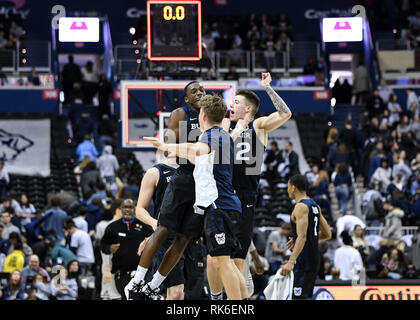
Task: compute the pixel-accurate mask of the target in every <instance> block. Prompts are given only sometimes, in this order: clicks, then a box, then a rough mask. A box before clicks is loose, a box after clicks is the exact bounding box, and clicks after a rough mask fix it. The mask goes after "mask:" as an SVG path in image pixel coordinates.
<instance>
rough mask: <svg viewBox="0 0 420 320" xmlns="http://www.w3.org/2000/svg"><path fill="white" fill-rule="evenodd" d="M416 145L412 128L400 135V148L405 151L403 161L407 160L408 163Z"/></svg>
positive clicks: (414, 152) (412, 156) (414, 153)
mask: <svg viewBox="0 0 420 320" xmlns="http://www.w3.org/2000/svg"><path fill="white" fill-rule="evenodd" d="M412 128H413V124H412V125H411V129H412ZM417 145H418V142H417V141H416V139H415V137H414V134H413V132H412V130H411V131H408V132H407V133H406V134H403V135H402V137H401V149H403V151H404V153H405V159H404V161H407V163H408V161H409V160H411V159H413V158H414V157H415V155H416V148H417Z"/></svg>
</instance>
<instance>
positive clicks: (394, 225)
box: [381, 199, 404, 242]
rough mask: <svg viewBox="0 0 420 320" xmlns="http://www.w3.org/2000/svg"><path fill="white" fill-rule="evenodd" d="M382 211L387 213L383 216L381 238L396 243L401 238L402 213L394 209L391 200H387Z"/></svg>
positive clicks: (396, 208) (398, 209)
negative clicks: (383, 222)
mask: <svg viewBox="0 0 420 320" xmlns="http://www.w3.org/2000/svg"><path fill="white" fill-rule="evenodd" d="M384 209H385V211H386V212H387V215H386V216H385V224H384V228H383V229H382V230H381V236H382V238H384V239H385V240H389V241H393V242H397V241H400V240H401V237H402V218H403V217H404V211H402V210H401V209H400V208H398V207H395V206H394V205H393V203H392V200H389V199H387V200H386V201H385V203H384Z"/></svg>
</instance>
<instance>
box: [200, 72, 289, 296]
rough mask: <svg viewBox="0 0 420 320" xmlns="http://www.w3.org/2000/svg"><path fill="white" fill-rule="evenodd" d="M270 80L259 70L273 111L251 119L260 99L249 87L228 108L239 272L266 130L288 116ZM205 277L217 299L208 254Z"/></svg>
mask: <svg viewBox="0 0 420 320" xmlns="http://www.w3.org/2000/svg"><path fill="white" fill-rule="evenodd" d="M270 83H271V75H270V73H263V74H262V77H261V86H262V87H263V88H264V89H265V91H266V92H267V94H268V96H269V97H270V99H271V101H272V102H273V105H274V107H275V108H276V109H277V111H276V112H273V113H271V114H270V115H268V116H265V117H259V118H257V119H254V117H255V115H256V113H257V112H258V108H259V104H260V99H259V98H258V96H257V95H256V94H255V93H254V92H252V91H249V90H239V91H238V92H237V93H236V95H235V97H234V101H233V104H232V106H231V112H230V121H231V127H230V131H231V137H232V139H233V140H234V141H235V162H234V169H233V187H234V188H235V192H236V194H237V195H238V197H239V199H240V200H241V204H242V213H241V216H240V220H239V224H238V229H239V235H238V239H239V242H240V244H241V249H240V250H237V251H236V252H235V253H234V254H233V255H232V258H234V260H235V264H236V265H237V266H238V268H239V270H241V272H242V273H243V272H244V265H245V258H246V255H247V252H248V248H249V245H250V243H251V239H252V231H253V226H254V210H255V202H256V197H257V189H258V184H259V179H260V174H261V166H262V164H263V157H264V151H265V147H266V146H267V143H268V133H269V132H271V131H273V130H275V129H277V128H278V127H280V126H281V125H283V124H284V123H285V122H286V121H287V120H288V119H290V117H291V116H292V113H291V111H290V109H289V107H288V106H287V105H286V103H285V102H284V101H283V99H282V98H280V96H279V95H278V94H277V93H276V92H275V91H274V89H273V88H272V87H271V86H270ZM258 267H259V268H258V270H257V271H259V273H262V272H263V267H262V265H261V266H258ZM207 278H208V280H209V285H210V291H211V293H212V298H213V299H221V297H222V289H223V288H222V284H221V281H220V279H219V278H218V277H217V272H216V269H215V268H214V266H213V263H212V259H211V258H210V257H208V259H207Z"/></svg>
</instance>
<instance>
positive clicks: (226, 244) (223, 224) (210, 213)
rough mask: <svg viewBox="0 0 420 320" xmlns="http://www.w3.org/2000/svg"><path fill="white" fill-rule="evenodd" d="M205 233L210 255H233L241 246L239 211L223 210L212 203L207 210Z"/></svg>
mask: <svg viewBox="0 0 420 320" xmlns="http://www.w3.org/2000/svg"><path fill="white" fill-rule="evenodd" d="M205 211H206V212H205V218H204V234H205V238H206V241H205V242H206V246H207V250H208V254H210V256H212V257H215V256H231V255H232V252H233V251H234V250H237V248H238V247H240V243H239V241H238V239H237V230H238V229H237V227H236V224H237V223H238V215H239V212H237V211H231V210H226V211H225V210H223V209H219V208H215V206H214V205H210V206H209V207H208V208H206V210H205Z"/></svg>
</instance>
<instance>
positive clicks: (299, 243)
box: [281, 203, 309, 276]
mask: <svg viewBox="0 0 420 320" xmlns="http://www.w3.org/2000/svg"><path fill="white" fill-rule="evenodd" d="M308 213H309V209H308V207H307V206H306V205H305V204H303V203H298V204H296V206H295V208H294V209H293V212H292V216H295V218H296V233H297V238H296V241H295V243H294V247H293V252H292V254H291V256H290V258H289V261H288V262H287V263H286V264H284V265H283V266H282V271H281V274H282V275H284V276H286V275H288V274H289V273H290V272H291V271H292V270H293V267H294V265H295V261H296V259H297V258H298V257H299V254H300V253H301V252H302V250H303V248H304V247H305V243H306V233H307V230H308V224H309V222H308Z"/></svg>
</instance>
